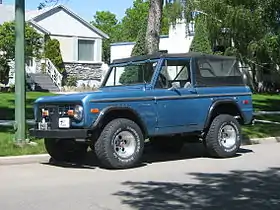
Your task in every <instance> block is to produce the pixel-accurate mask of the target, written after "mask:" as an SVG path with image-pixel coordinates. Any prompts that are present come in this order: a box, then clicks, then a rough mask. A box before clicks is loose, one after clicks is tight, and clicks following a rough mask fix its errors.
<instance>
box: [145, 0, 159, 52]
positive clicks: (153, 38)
mask: <svg viewBox="0 0 280 210" xmlns="http://www.w3.org/2000/svg"><path fill="white" fill-rule="evenodd" d="M162 13H163V0H150V5H149V15H148V24H147V31H146V42H145V44H146V50H147V53H148V54H152V53H155V52H158V51H159V40H160V30H161V20H162Z"/></svg>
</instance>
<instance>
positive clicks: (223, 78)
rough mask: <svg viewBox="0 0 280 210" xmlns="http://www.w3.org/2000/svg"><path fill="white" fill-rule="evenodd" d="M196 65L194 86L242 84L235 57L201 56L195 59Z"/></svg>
mask: <svg viewBox="0 0 280 210" xmlns="http://www.w3.org/2000/svg"><path fill="white" fill-rule="evenodd" d="M196 66H197V68H196V86H233V85H234V86H235V85H237V86H238V85H244V81H243V76H242V74H241V72H240V71H239V69H238V65H237V60H235V59H230V58H222V57H221V58H220V57H218V58H216V57H213V58H212V57H202V58H198V59H197V61H196Z"/></svg>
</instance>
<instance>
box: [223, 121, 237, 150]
mask: <svg viewBox="0 0 280 210" xmlns="http://www.w3.org/2000/svg"><path fill="white" fill-rule="evenodd" d="M236 140H237V132H236V129H235V128H234V127H233V126H232V125H225V126H223V127H222V128H221V129H220V142H221V144H222V145H223V146H224V147H225V148H231V147H232V146H234V145H235V144H236Z"/></svg>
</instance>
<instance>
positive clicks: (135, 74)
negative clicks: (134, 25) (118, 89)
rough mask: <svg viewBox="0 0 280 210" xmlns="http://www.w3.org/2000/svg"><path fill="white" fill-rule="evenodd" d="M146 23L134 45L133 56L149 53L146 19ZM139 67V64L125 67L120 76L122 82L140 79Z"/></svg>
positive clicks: (126, 82)
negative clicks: (146, 41) (146, 42)
mask: <svg viewBox="0 0 280 210" xmlns="http://www.w3.org/2000/svg"><path fill="white" fill-rule="evenodd" d="M144 23H145V24H143V26H142V28H141V30H140V32H139V34H138V36H137V41H136V44H135V45H134V47H133V49H132V52H131V56H138V55H146V54H147V49H146V44H145V40H146V31H147V26H146V22H145V21H144ZM139 73H140V72H139V68H138V67H137V66H128V67H125V69H124V72H123V74H122V75H121V78H120V83H122V84H124V85H125V84H130V83H134V82H136V81H138V78H139V76H140V75H139Z"/></svg>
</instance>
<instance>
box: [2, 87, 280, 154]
mask: <svg viewBox="0 0 280 210" xmlns="http://www.w3.org/2000/svg"><path fill="white" fill-rule="evenodd" d="M46 95H53V94H50V93H37V92H28V93H27V97H26V103H27V104H26V116H27V118H28V119H33V109H32V104H33V102H34V100H36V99H37V98H38V97H41V96H46ZM0 96H1V103H0V119H7V120H13V119H14V104H15V102H14V94H13V93H0ZM253 101H254V108H255V111H259V110H262V111H279V110H280V95H254V96H253ZM257 119H266V120H272V121H277V122H280V115H273V116H258V117H257ZM279 127H280V126H279V125H272V124H262V123H256V124H255V125H252V126H244V127H243V134H244V135H245V137H249V138H256V137H269V136H280V131H279ZM13 138H14V132H13V129H12V128H8V127H1V126H0V156H7V155H23V154H40V153H45V148H44V146H43V141H42V140H36V142H37V143H38V144H39V145H38V146H37V147H32V146H27V147H24V148H17V147H15V146H14V144H13Z"/></svg>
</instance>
